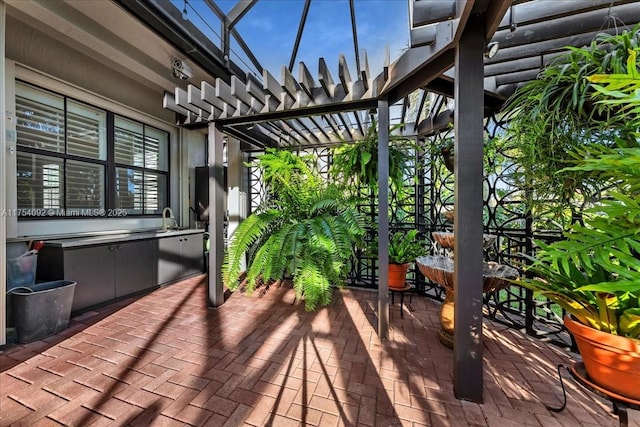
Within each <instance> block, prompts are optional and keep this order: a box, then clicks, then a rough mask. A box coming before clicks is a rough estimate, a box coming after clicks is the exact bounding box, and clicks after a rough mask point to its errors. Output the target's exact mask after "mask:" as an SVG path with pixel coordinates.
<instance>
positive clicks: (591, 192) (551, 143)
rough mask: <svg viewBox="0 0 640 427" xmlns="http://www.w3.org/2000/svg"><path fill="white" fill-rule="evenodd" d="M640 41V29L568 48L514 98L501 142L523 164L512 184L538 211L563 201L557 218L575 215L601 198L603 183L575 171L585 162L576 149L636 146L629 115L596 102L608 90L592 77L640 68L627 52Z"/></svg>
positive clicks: (589, 174) (607, 35)
mask: <svg viewBox="0 0 640 427" xmlns="http://www.w3.org/2000/svg"><path fill="white" fill-rule="evenodd" d="M639 46H640V26H636V27H635V28H633V30H631V31H625V32H623V33H621V34H616V35H609V34H606V33H603V34H599V35H598V36H596V37H595V38H594V40H593V41H592V42H591V44H589V45H588V46H586V47H584V48H573V47H569V48H568V51H567V52H566V53H564V54H561V55H559V56H558V57H556V58H554V60H552V62H551V63H550V64H548V66H547V67H545V68H544V69H543V70H542V72H541V73H540V75H539V76H538V78H537V79H535V80H532V81H531V82H529V83H528V84H526V85H525V86H523V87H522V88H520V89H519V90H517V91H516V92H515V93H514V95H513V96H512V97H511V98H510V99H509V100H508V102H507V104H506V107H505V109H504V110H503V111H504V113H505V115H506V116H507V117H508V118H509V128H508V132H507V135H506V137H507V138H505V139H504V140H503V141H505V143H506V148H510V149H511V154H512V155H513V156H515V158H516V162H517V163H518V164H519V165H521V168H520V169H519V171H517V172H516V173H514V174H513V178H514V184H515V185H517V186H518V187H520V188H521V189H522V190H525V191H524V193H525V194H527V195H528V197H529V204H530V207H531V208H532V209H533V211H534V212H533V213H534V215H536V214H537V215H539V214H541V213H542V211H544V210H545V209H548V208H549V206H548V204H547V200H559V201H560V203H558V204H557V205H556V206H558V207H559V209H557V210H556V211H555V213H556V214H560V215H556V217H561V216H562V214H563V213H564V210H565V209H566V207H567V206H569V207H570V208H571V209H572V217H573V219H575V218H576V217H579V216H580V215H579V210H580V208H579V207H578V206H579V205H580V204H582V203H587V204H588V203H590V202H591V201H592V200H594V199H596V198H597V197H598V194H599V192H600V191H601V190H602V188H603V186H602V185H603V183H602V182H601V181H599V180H598V179H597V177H594V175H593V174H592V173H590V172H589V171H585V170H582V169H572V168H571V167H572V166H575V165H576V164H577V163H578V162H579V160H580V158H579V157H576V152H577V150H579V149H581V148H584V147H590V146H595V147H605V148H610V147H625V146H629V145H630V144H631V145H637V141H635V140H633V139H632V138H629V134H630V133H632V132H634V128H633V126H630V125H629V122H628V120H627V117H625V115H624V114H618V112H617V111H615V110H613V109H611V108H607V106H606V105H604V104H600V103H598V102H597V101H598V100H600V99H602V98H603V95H601V94H600V92H598V91H596V90H595V88H594V86H593V84H592V82H590V81H589V80H588V79H587V78H586V77H587V76H590V75H594V74H626V73H627V71H628V70H629V69H633V70H637V68H638V64H637V62H636V61H635V60H634V61H629V52H630V50H631V51H632V50H633V49H637V48H638V47H639Z"/></svg>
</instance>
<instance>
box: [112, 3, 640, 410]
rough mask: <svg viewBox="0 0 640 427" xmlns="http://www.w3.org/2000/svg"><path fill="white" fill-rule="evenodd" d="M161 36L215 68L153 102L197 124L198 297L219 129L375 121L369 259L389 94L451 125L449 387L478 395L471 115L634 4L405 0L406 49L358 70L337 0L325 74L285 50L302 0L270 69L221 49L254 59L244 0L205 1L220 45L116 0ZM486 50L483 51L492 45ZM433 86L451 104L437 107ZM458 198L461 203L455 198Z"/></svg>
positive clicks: (384, 293)
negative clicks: (200, 154)
mask: <svg viewBox="0 0 640 427" xmlns="http://www.w3.org/2000/svg"><path fill="white" fill-rule="evenodd" d="M118 2H119V3H121V4H122V5H123V6H124V7H126V8H128V9H129V10H130V11H131V12H133V13H134V14H136V15H137V16H138V17H139V18H141V19H143V20H145V21H146V22H147V23H148V24H149V25H150V26H152V27H153V28H155V29H156V30H157V31H159V32H161V33H163V35H164V36H165V37H167V38H169V39H170V40H172V41H174V43H177V44H179V43H185V46H188V45H189V44H191V45H194V44H195V43H196V42H197V43H199V44H198V46H200V47H202V48H201V49H195V50H192V51H191V53H189V51H187V50H186V49H185V52H186V54H187V55H188V56H190V59H192V60H193V61H195V62H196V63H198V64H199V65H200V66H202V67H205V68H207V69H209V70H211V72H212V73H213V74H215V75H217V78H216V79H215V81H202V82H201V84H200V86H195V85H191V84H190V85H188V86H187V88H186V89H184V88H182V87H180V86H178V87H176V89H175V91H174V92H173V93H165V96H164V106H165V108H168V109H170V110H172V111H174V112H176V113H177V115H178V118H179V119H178V120H179V124H180V125H182V126H186V127H198V126H202V127H204V126H207V127H208V129H209V168H210V186H209V188H210V189H209V192H210V194H209V200H211V201H213V202H212V205H211V208H210V209H211V212H212V214H211V215H210V230H209V231H210V236H211V246H212V250H211V251H210V253H209V257H210V258H209V262H210V266H211V274H210V276H209V302H210V305H211V306H213V307H215V306H218V305H220V304H222V303H223V301H224V296H223V289H222V282H221V279H220V278H221V266H222V254H223V252H224V242H223V237H222V236H223V210H222V203H221V201H222V200H223V196H224V190H223V188H222V182H223V178H222V173H223V165H222V138H223V133H224V134H227V135H230V136H233V137H235V138H237V139H239V140H240V141H241V147H242V149H244V150H261V149H264V148H267V147H275V148H292V147H305V146H314V145H326V144H332V143H337V142H340V141H342V140H345V139H346V140H357V139H359V138H360V137H361V136H362V135H364V133H365V132H366V127H367V126H368V125H369V123H370V120H369V117H370V116H371V115H373V114H377V120H378V122H379V145H378V155H379V165H380V169H379V184H380V185H379V188H380V193H379V229H378V235H379V236H380V242H379V253H378V256H379V263H380V265H386V264H387V261H388V255H387V248H388V239H387V236H388V217H387V215H388V214H387V212H388V194H387V185H386V183H387V181H388V172H389V171H388V167H387V166H386V165H387V164H388V161H387V160H388V140H389V135H388V129H389V124H390V117H389V107H390V105H394V104H396V103H398V102H400V103H401V105H402V107H403V108H402V118H401V121H402V122H403V123H405V124H406V126H405V130H404V132H405V133H406V134H407V135H411V136H414V137H417V138H420V137H424V136H426V135H429V134H433V133H434V132H437V131H438V130H439V129H441V128H444V127H446V126H447V125H449V124H450V123H451V122H453V124H454V130H455V147H454V149H455V152H456V157H455V162H456V163H455V206H454V209H455V220H454V233H455V235H456V239H455V247H454V251H455V253H456V257H455V274H454V282H455V285H454V286H455V289H456V291H455V296H456V304H455V310H456V312H455V318H456V323H455V338H454V367H455V369H454V390H455V393H456V396H457V397H458V398H461V399H467V400H472V401H481V400H482V389H483V366H482V341H481V336H482V269H483V267H482V265H483V262H482V261H483V259H482V257H483V251H482V232H483V223H482V179H481V178H482V174H483V170H482V157H483V119H484V117H485V116H486V115H487V114H490V113H492V112H495V111H497V110H498V109H499V108H500V107H501V105H502V104H503V103H504V101H505V100H506V98H507V97H508V96H509V95H511V94H512V93H513V92H514V91H515V90H516V89H517V88H518V87H519V86H521V85H522V84H523V83H525V82H526V81H528V80H531V79H534V78H535V77H536V76H537V74H538V73H539V71H540V70H541V68H543V67H544V66H545V64H547V63H548V62H549V61H550V60H552V59H553V58H554V57H555V56H557V55H558V54H559V53H560V52H561V51H562V50H563V47H565V46H568V45H571V46H582V45H584V44H587V43H589V42H590V41H591V39H592V38H593V36H594V35H595V34H597V33H599V32H607V33H615V32H616V31H618V30H619V29H620V28H621V27H630V26H632V25H634V24H636V23H637V22H640V5H639V4H638V2H637V1H630V0H618V1H608V0H582V1H570V0H567V1H554V0H551V1H550V0H530V1H519V0H516V1H508V0H466V1H465V0H409V7H410V21H411V22H410V23H409V25H410V36H411V40H410V48H409V49H408V50H407V51H406V52H404V54H403V55H402V56H400V57H399V58H398V59H397V60H396V61H395V62H393V63H390V61H389V59H387V61H386V64H385V66H384V68H383V69H382V70H370V69H369V66H368V61H367V56H366V54H359V50H358V44H357V31H356V20H355V14H354V7H353V0H351V1H350V6H351V14H352V30H353V35H354V38H353V39H354V49H355V52H356V58H357V64H356V70H350V69H349V67H348V65H347V61H346V60H345V58H344V56H342V55H341V56H340V57H339V60H338V61H339V68H338V75H337V76H333V75H331V73H330V71H329V68H328V67H327V65H326V63H325V60H324V59H323V58H319V59H318V72H317V73H316V74H314V73H312V72H311V71H310V68H309V67H308V66H307V65H306V64H304V63H300V65H299V68H298V70H299V73H298V76H294V75H293V74H292V70H293V63H294V60H295V57H296V52H297V49H298V47H299V43H300V36H301V34H302V31H303V30H304V25H305V21H306V14H307V13H308V8H309V3H310V2H311V0H305V7H304V10H303V14H302V16H301V19H300V26H299V29H298V37H297V39H296V42H295V43H294V49H293V52H292V55H291V61H290V64H289V65H288V66H287V65H283V66H282V70H281V73H280V75H279V76H278V77H275V76H273V75H272V74H271V73H270V72H269V71H267V70H263V72H262V74H261V75H255V74H253V73H250V72H245V71H243V70H242V69H241V68H240V67H239V66H238V65H237V64H234V63H232V62H231V61H230V60H229V40H230V38H231V37H234V38H235V39H236V41H237V42H238V43H239V44H240V45H241V46H242V48H243V49H245V51H246V54H247V56H248V57H249V58H250V59H251V61H252V62H253V63H254V65H255V66H256V67H257V68H260V65H259V61H258V60H257V59H256V57H255V55H254V54H253V53H252V52H251V51H250V49H249V48H248V47H247V46H246V44H245V43H244V41H243V40H242V38H241V36H240V34H239V33H238V31H237V30H236V29H235V25H236V24H237V23H238V22H239V21H240V20H241V19H242V17H243V16H244V15H245V14H246V13H247V12H248V11H249V10H250V9H251V7H252V6H254V5H255V3H256V2H257V0H241V1H238V3H237V4H236V5H235V6H234V7H233V8H232V9H231V11H230V12H229V13H227V14H224V13H223V12H222V11H221V9H220V8H219V7H218V6H217V5H216V3H215V1H214V0H206V4H207V5H208V6H209V7H210V9H211V10H212V11H213V12H214V13H215V14H216V15H217V16H218V17H219V19H220V21H221V23H222V30H223V37H222V42H221V46H220V47H216V46H215V45H212V44H211V43H210V42H206V41H203V40H200V39H198V37H197V34H198V31H197V29H195V27H194V26H193V25H192V24H191V23H189V22H185V21H182V20H180V19H179V13H180V11H179V10H178V9H176V8H175V7H174V6H173V5H171V4H168V3H161V2H159V1H151V2H145V3H143V2H133V1H127V0H118ZM496 49H497V51H496ZM414 91H419V101H418V103H419V105H420V106H422V105H424V103H425V100H426V98H427V97H429V96H432V102H431V103H430V107H429V108H428V109H427V110H426V111H427V112H426V114H424V116H423V114H422V110H423V108H422V107H420V108H418V115H417V117H416V118H415V119H414V120H413V121H412V122H410V121H408V120H407V111H408V108H407V102H408V95H409V94H410V93H412V92H414ZM447 98H452V99H454V100H455V101H456V102H455V110H454V111H453V114H451V113H452V112H451V111H449V110H447V103H446V102H444V101H445V100H446V99H447ZM462 201H464V202H462ZM388 309H389V301H388V288H387V272H386V270H385V269H380V271H379V283H378V334H379V336H380V337H381V338H385V337H387V333H388V325H389V323H388Z"/></svg>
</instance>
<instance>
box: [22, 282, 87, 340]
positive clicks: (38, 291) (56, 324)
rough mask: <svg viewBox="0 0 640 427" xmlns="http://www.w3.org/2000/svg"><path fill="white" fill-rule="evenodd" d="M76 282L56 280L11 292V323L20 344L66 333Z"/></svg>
mask: <svg viewBox="0 0 640 427" xmlns="http://www.w3.org/2000/svg"><path fill="white" fill-rule="evenodd" d="M75 287H76V282H72V281H69V280H56V281H53V282H44V283H38V284H35V285H30V286H21V287H19V288H15V289H13V290H12V291H11V303H12V311H13V320H14V324H15V328H16V333H17V335H18V342H20V343H21V344H26V343H30V342H33V341H38V340H41V339H44V338H46V337H48V336H51V335H55V334H57V333H58V332H61V331H63V330H65V329H67V326H69V317H70V315H71V304H72V303H73V293H74V291H75Z"/></svg>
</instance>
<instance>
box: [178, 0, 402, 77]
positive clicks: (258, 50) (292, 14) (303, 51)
mask: <svg viewBox="0 0 640 427" xmlns="http://www.w3.org/2000/svg"><path fill="white" fill-rule="evenodd" d="M172 2H173V3H174V4H175V5H176V7H178V8H179V9H180V10H182V9H183V8H184V0H172ZM216 3H217V4H218V6H219V7H220V8H221V9H222V10H223V11H224V12H225V13H227V12H228V11H229V10H231V8H232V7H233V6H234V5H235V4H236V0H217V1H216ZM303 7H304V0H259V1H258V2H257V3H256V4H255V5H254V6H253V8H251V10H250V11H249V12H248V13H247V14H246V15H245V16H244V17H243V18H242V19H241V20H240V22H239V23H238V24H237V26H236V29H237V30H238V32H239V33H240V35H241V37H242V38H243V39H244V41H245V42H246V44H247V45H248V46H249V47H250V48H251V49H252V51H253V53H254V55H255V56H256V57H257V58H258V60H259V61H260V63H261V64H262V65H263V67H265V68H266V69H268V70H269V71H270V72H271V73H272V74H273V75H274V77H276V78H277V79H279V77H280V68H281V66H282V65H285V66H288V64H289V60H290V58H291V52H292V49H293V44H294V42H295V39H296V34H297V31H298V25H299V22H300V18H301V16H302V10H303ZM192 8H193V9H192ZM194 9H195V11H197V12H198V14H199V15H200V16H198V14H196V13H195V11H194ZM187 11H188V13H187V16H188V17H189V19H190V20H191V22H193V23H194V24H195V25H197V26H198V27H199V28H201V29H202V30H203V32H205V34H207V35H208V36H209V37H210V38H211V39H212V40H214V42H215V43H216V45H218V46H219V45H220V40H219V35H220V22H219V20H218V19H217V18H216V17H215V15H214V14H213V12H211V11H210V10H209V8H208V7H207V5H206V3H205V2H204V0H188V7H187ZM355 14H356V21H357V31H358V47H359V48H360V50H361V51H362V49H366V51H367V55H368V61H369V69H370V71H371V74H372V76H377V75H378V74H379V73H380V72H382V66H383V61H384V55H385V45H389V51H390V57H391V62H393V61H394V60H395V59H396V58H397V57H398V56H400V54H401V53H402V49H403V48H405V47H406V45H407V43H408V39H409V28H408V2H407V0H355ZM201 18H203V19H204V20H206V21H207V23H206V24H205V23H204V21H203V19H201ZM209 27H210V28H209ZM231 48H232V50H233V52H232V55H231V58H232V60H234V61H238V62H239V61H240V58H242V60H243V61H244V62H245V63H246V64H247V65H244V66H243V68H249V67H251V69H252V70H253V67H252V66H251V65H249V64H250V62H249V61H248V60H246V59H245V58H244V57H243V55H242V50H241V49H240V47H239V46H238V45H237V44H236V43H232V45H231ZM341 53H342V54H344V55H345V57H346V59H347V63H348V65H349V71H350V72H351V77H352V78H355V73H356V61H355V53H354V47H353V37H352V32H351V15H350V11H349V1H348V0H312V1H311V5H310V8H309V14H308V16H307V21H306V25H305V28H304V32H303V34H302V40H301V42H300V47H299V49H298V54H297V56H296V62H295V64H296V65H295V67H294V70H293V75H294V76H295V77H297V76H298V66H297V64H298V63H299V62H300V61H303V62H304V63H305V64H306V66H307V68H309V70H310V71H311V73H312V75H313V76H314V77H315V78H317V70H318V58H320V57H324V59H325V61H326V63H327V65H328V66H329V69H330V71H331V73H332V76H333V78H334V81H335V80H337V79H338V71H337V69H338V57H339V54H341ZM241 66H242V63H241ZM253 71H254V72H255V70H253Z"/></svg>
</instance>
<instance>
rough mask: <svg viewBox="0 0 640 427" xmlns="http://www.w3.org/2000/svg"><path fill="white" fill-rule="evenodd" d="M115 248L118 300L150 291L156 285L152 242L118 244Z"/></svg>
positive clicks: (141, 241)
mask: <svg viewBox="0 0 640 427" xmlns="http://www.w3.org/2000/svg"><path fill="white" fill-rule="evenodd" d="M115 248H116V249H115V251H114V254H115V258H116V261H115V268H116V280H115V286H116V298H117V297H121V296H124V295H129V294H133V293H135V292H139V291H142V290H145V289H149V288H151V287H153V286H154V285H155V283H154V269H155V263H154V242H153V241H152V240H140V241H137V242H128V243H118V244H116V245H115Z"/></svg>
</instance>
